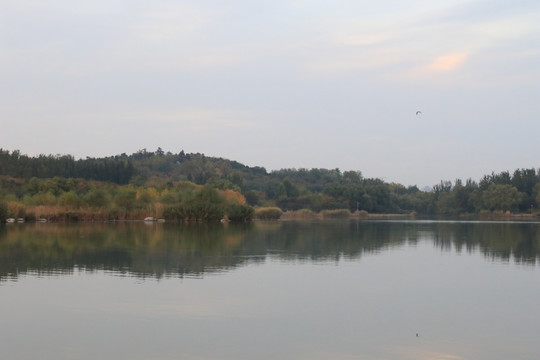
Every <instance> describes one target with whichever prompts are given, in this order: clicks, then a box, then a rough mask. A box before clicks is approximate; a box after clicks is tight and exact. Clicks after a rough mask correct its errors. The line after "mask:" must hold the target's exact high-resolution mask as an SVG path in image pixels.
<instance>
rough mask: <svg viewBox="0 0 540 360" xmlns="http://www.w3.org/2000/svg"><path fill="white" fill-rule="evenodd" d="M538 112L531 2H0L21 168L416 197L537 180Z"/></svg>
mask: <svg viewBox="0 0 540 360" xmlns="http://www.w3.org/2000/svg"><path fill="white" fill-rule="evenodd" d="M418 110H420V111H421V114H419V115H416V112H417V111H418ZM539 114H540V1H538V0H523V1H522V0H485V1H484V0H481V1H472V0H471V1H467V0H439V1H426V0H422V1H420V0H379V1H361V0H355V1H352V0H350V1H349V0H332V1H330V0H309V1H308V0H287V1H282V0H271V1H270V0H268V1H267V0H261V1H258V0H251V1H246V0H229V1H215V0H206V1H200V0H193V1H181V0H177V1H172V0H171V1H162V0H153V1H149V0H145V1H142V0H119V1H117V0H92V1H88V0H47V1H44V0H0V121H1V122H0V125H1V127H0V147H1V148H4V149H7V150H16V149H19V150H21V152H22V153H24V154H28V155H32V156H33V155H37V154H41V153H43V154H72V155H74V156H75V157H77V158H78V157H83V158H84V157H86V156H92V157H101V156H109V155H117V154H121V153H124V152H125V153H128V154H130V153H133V152H136V151H137V150H140V149H143V148H146V149H147V150H148V151H155V150H156V149H157V148H158V147H161V148H162V149H163V150H165V151H171V152H173V153H177V152H179V151H180V150H184V151H186V152H201V153H204V154H206V155H208V156H219V157H224V158H228V159H231V160H237V161H239V162H241V163H244V164H246V165H249V166H263V167H265V168H266V169H267V170H274V169H281V168H327V169H334V168H339V169H341V170H342V171H345V170H359V171H361V172H362V173H363V174H364V176H366V177H378V178H382V179H384V180H385V181H387V182H399V183H402V184H404V185H418V186H420V187H422V186H425V185H433V184H435V183H438V182H439V181H440V180H452V181H453V180H454V179H456V178H461V179H466V178H469V177H470V178H472V179H473V180H479V179H480V178H481V176H482V175H484V174H488V173H491V172H492V171H495V172H500V171H504V170H509V171H511V172H512V171H514V170H515V169H517V168H531V167H535V168H538V167H540V116H539Z"/></svg>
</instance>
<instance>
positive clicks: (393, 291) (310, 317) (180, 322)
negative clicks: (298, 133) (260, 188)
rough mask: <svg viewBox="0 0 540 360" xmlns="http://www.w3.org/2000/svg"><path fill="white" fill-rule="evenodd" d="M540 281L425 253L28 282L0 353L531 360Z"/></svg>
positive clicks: (10, 289)
mask: <svg viewBox="0 0 540 360" xmlns="http://www.w3.org/2000/svg"><path fill="white" fill-rule="evenodd" d="M537 278H538V274H537V272H536V270H535V269H530V268H523V267H516V266H513V265H502V264H500V263H490V262H486V261H485V259H484V258H483V256H482V255H480V254H468V255H467V256H464V255H460V254H456V253H453V252H446V251H441V250H440V249H439V248H437V247H434V246H433V244H431V243H426V242H421V243H418V244H417V245H415V246H403V247H398V248H392V249H390V250H389V251H386V252H384V253H382V254H379V255H377V256H367V257H362V258H361V259H351V260H341V261H339V262H335V261H333V262H332V261H328V262H322V261H319V262H316V263H308V262H284V261H282V260H280V259H278V258H268V259H267V260H266V261H265V262H264V263H263V264H253V265H249V266H246V267H241V268H237V269H236V270H234V271H230V272H226V273H222V274H219V275H212V276H205V277H203V278H200V279H190V278H184V279H178V278H166V279H160V280H155V279H148V280H141V279H139V278H133V277H126V276H111V275H110V274H106V273H104V272H102V271H94V272H85V271H75V272H74V273H73V274H72V275H64V276H56V277H43V278H39V277H36V276H33V275H26V276H21V277H20V278H19V279H18V281H17V282H8V283H4V284H2V285H0V298H2V307H1V308H0V319H1V321H2V327H1V328H0V348H1V349H2V356H5V357H6V358H9V359H17V358H24V359H29V358H40V359H44V360H48V359H96V358H107V359H109V358H111V359H119V360H122V359H149V358H152V359H173V358H174V359H178V358H180V359H254V358H257V359H358V358H361V359H367V360H371V359H426V360H427V359H430V360H439V359H440V360H443V359H477V360H487V359H489V360H491V359H495V358H508V359H510V358H511V359H517V360H524V359H531V358H534V356H533V355H534V354H537V353H538V352H539V351H540V347H539V346H538V344H537V338H538V336H539V335H540V333H539V331H538V327H537V324H538V321H539V320H540V315H539V314H538V312H537V311H536V308H537V299H538V298H539V296H540V290H539V288H538V286H536V285H537ZM416 333H418V334H419V337H416ZM27 343H31V344H32V346H26V344H27Z"/></svg>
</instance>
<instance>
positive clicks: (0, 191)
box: [0, 148, 540, 220]
mask: <svg viewBox="0 0 540 360" xmlns="http://www.w3.org/2000/svg"><path fill="white" fill-rule="evenodd" d="M538 184H540V170H536V169H534V168H531V169H517V170H515V171H514V172H509V171H503V172H501V173H491V174H489V175H485V176H484V177H482V178H481V179H480V181H478V182H475V181H473V180H471V179H468V180H466V181H465V182H463V181H461V180H459V179H457V180H455V182H454V183H452V182H450V181H447V180H443V181H441V182H440V183H438V184H435V185H434V186H433V190H432V191H421V190H419V189H418V187H417V186H408V187H406V186H403V185H401V184H396V183H387V182H385V181H383V180H381V179H377V178H364V177H363V175H362V173H361V172H360V171H344V172H341V171H340V170H339V169H316V168H315V169H304V168H300V169H281V170H276V171H271V172H267V171H266V169H265V168H263V167H249V166H245V165H243V164H240V163H238V162H236V161H232V160H227V159H223V158H216V157H208V156H205V155H204V154H200V153H195V154H194V153H191V154H188V153H185V152H184V151H180V152H179V153H177V154H174V153H171V152H165V151H163V150H162V149H161V148H158V149H157V150H156V151H154V152H152V151H147V150H146V149H143V150H139V151H138V152H136V153H133V154H131V155H127V154H121V155H117V156H111V157H106V158H98V159H95V158H86V159H78V160H77V159H75V158H73V157H72V156H70V155H39V156H37V157H29V156H26V155H22V154H21V153H20V152H19V151H17V150H15V151H11V152H10V151H7V150H3V149H0V197H1V198H2V199H4V201H5V202H6V203H7V208H8V214H9V216H13V213H17V214H24V215H25V216H29V214H34V215H35V214H36V213H37V212H36V208H37V207H38V206H42V207H46V208H47V209H52V208H58V211H56V212H54V213H55V214H56V215H54V216H56V217H62V216H60V215H59V214H60V213H62V212H63V213H65V214H67V213H68V212H69V213H70V214H71V215H70V218H73V217H77V218H79V219H85V218H87V217H95V216H97V215H96V214H98V213H99V214H101V215H99V216H101V217H104V218H113V219H124V218H138V217H140V216H143V215H148V216H160V215H162V214H163V215H164V216H167V217H170V218H177V219H183V220H192V219H194V220H201V219H204V220H209V219H220V218H221V217H222V216H223V215H226V213H227V212H231V213H233V212H234V211H233V210H232V209H233V208H232V207H231V206H232V204H236V205H245V206H258V207H261V208H269V207H278V208H280V209H282V210H285V211H289V212H291V211H298V210H301V209H306V210H309V211H311V212H321V211H324V210H339V209H346V210H348V211H349V212H351V213H353V212H358V211H366V212H369V213H385V214H408V213H411V212H415V213H418V214H452V215H457V214H471V213H479V212H481V211H488V212H491V211H514V212H516V211H517V212H530V211H533V210H535V209H538V204H539V203H540V185H538ZM494 185H496V186H494ZM501 186H505V187H501ZM12 203H14V204H16V205H17V206H15V205H12ZM10 209H13V211H12V210H10ZM42 209H44V208H42ZM240 209H243V208H238V211H240ZM38 212H39V211H38ZM241 212H242V211H240V213H241ZM91 214H94V215H91ZM253 216H259V215H258V214H254V215H253ZM240 218H243V217H242V216H240Z"/></svg>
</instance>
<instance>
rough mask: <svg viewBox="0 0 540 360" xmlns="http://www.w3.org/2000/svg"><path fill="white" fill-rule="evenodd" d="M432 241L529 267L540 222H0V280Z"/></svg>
mask: <svg viewBox="0 0 540 360" xmlns="http://www.w3.org/2000/svg"><path fill="white" fill-rule="evenodd" d="M419 241H432V242H433V244H434V246H436V247H438V248H440V249H441V250H443V251H455V252H458V253H461V252H473V251H475V252H476V251H480V252H481V253H482V254H484V255H485V256H486V257H487V258H490V259H493V260H496V261H501V262H509V261H510V260H513V261H515V262H517V263H521V264H525V265H531V266H533V265H536V263H537V261H538V259H539V255H540V224H538V223H510V222H506V223H485V222H428V221H405V222H399V221H388V222H386V221H371V222H261V223H253V224H241V225H234V224H231V225H229V226H222V225H221V224H219V225H203V224H192V225H186V224H168V223H167V224H153V225H152V226H148V225H144V224H141V223H83V224H24V225H13V226H1V227H0V280H6V279H16V278H17V276H18V275H19V274H25V273H34V274H37V275H55V274H58V273H71V272H73V271H74V269H84V270H86V271H96V270H106V271H113V272H114V273H116V274H129V275H130V276H133V275H135V276H138V277H157V278H160V277H163V276H180V277H182V276H191V277H200V276H203V274H205V273H209V272H216V271H226V270H228V269H232V268H235V267H238V266H243V265H245V264H248V263H257V262H263V261H265V260H266V259H267V258H268V257H277V258H279V259H282V260H284V261H339V260H340V259H357V258H360V257H361V256H362V255H363V254H371V253H377V252H382V251H385V250H387V249H391V248H393V247H399V246H404V245H411V246H414V245H415V244H416V243H418V242H419Z"/></svg>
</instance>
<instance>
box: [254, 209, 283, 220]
mask: <svg viewBox="0 0 540 360" xmlns="http://www.w3.org/2000/svg"><path fill="white" fill-rule="evenodd" d="M282 214H283V211H282V210H281V209H280V208H278V207H261V208H257V209H255V218H256V219H259V220H277V219H279V218H280V217H281V215H282Z"/></svg>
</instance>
